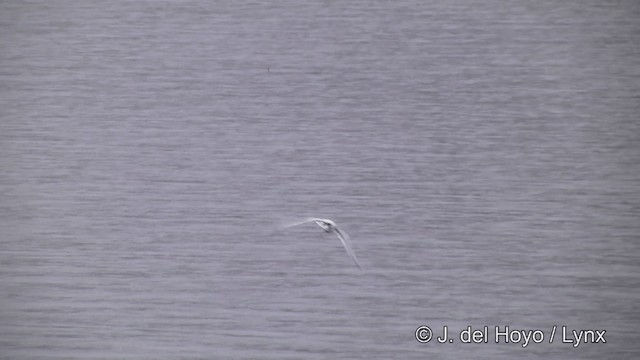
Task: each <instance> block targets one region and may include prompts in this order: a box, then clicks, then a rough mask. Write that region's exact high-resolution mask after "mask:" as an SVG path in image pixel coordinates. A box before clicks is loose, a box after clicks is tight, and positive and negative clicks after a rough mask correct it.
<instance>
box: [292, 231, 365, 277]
mask: <svg viewBox="0 0 640 360" xmlns="http://www.w3.org/2000/svg"><path fill="white" fill-rule="evenodd" d="M312 221H313V222H315V223H316V225H318V226H320V227H321V228H322V230H324V231H325V232H326V233H334V234H336V235H337V236H338V239H340V241H341V242H342V246H344V249H345V250H346V251H347V254H349V256H350V257H351V258H352V259H353V262H355V263H356V266H357V267H358V269H360V264H359V263H358V258H356V254H355V253H354V252H353V249H352V248H351V244H350V243H349V235H347V233H346V232H344V231H342V230H340V228H339V227H338V226H337V225H336V223H335V222H333V221H332V220H329V219H320V218H307V219H305V220H304V221H299V222H296V223H293V224H289V225H285V227H292V226H296V225H301V224H305V223H308V222H312Z"/></svg>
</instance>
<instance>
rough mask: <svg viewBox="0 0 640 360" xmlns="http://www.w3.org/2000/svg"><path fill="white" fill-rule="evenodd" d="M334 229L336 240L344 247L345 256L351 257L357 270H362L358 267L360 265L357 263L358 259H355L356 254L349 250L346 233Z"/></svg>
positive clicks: (349, 244)
mask: <svg viewBox="0 0 640 360" xmlns="http://www.w3.org/2000/svg"><path fill="white" fill-rule="evenodd" d="M335 229H336V235H338V239H340V241H341V242H342V246H344V249H345V250H347V254H349V256H351V258H352V259H353V262H355V263H356V265H357V266H358V269H362V268H361V267H360V264H359V263H358V258H357V257H356V253H354V252H353V249H352V248H351V243H350V242H349V235H347V233H346V232H344V231H342V230H340V229H339V228H338V227H336V228H335Z"/></svg>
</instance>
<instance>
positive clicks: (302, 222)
mask: <svg viewBox="0 0 640 360" xmlns="http://www.w3.org/2000/svg"><path fill="white" fill-rule="evenodd" d="M316 220H318V219H317V218H306V219H304V220H301V221H297V222H293V223H285V224H282V227H283V228H290V227H294V226H298V225H302V224H306V223H308V222H311V221H316Z"/></svg>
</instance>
